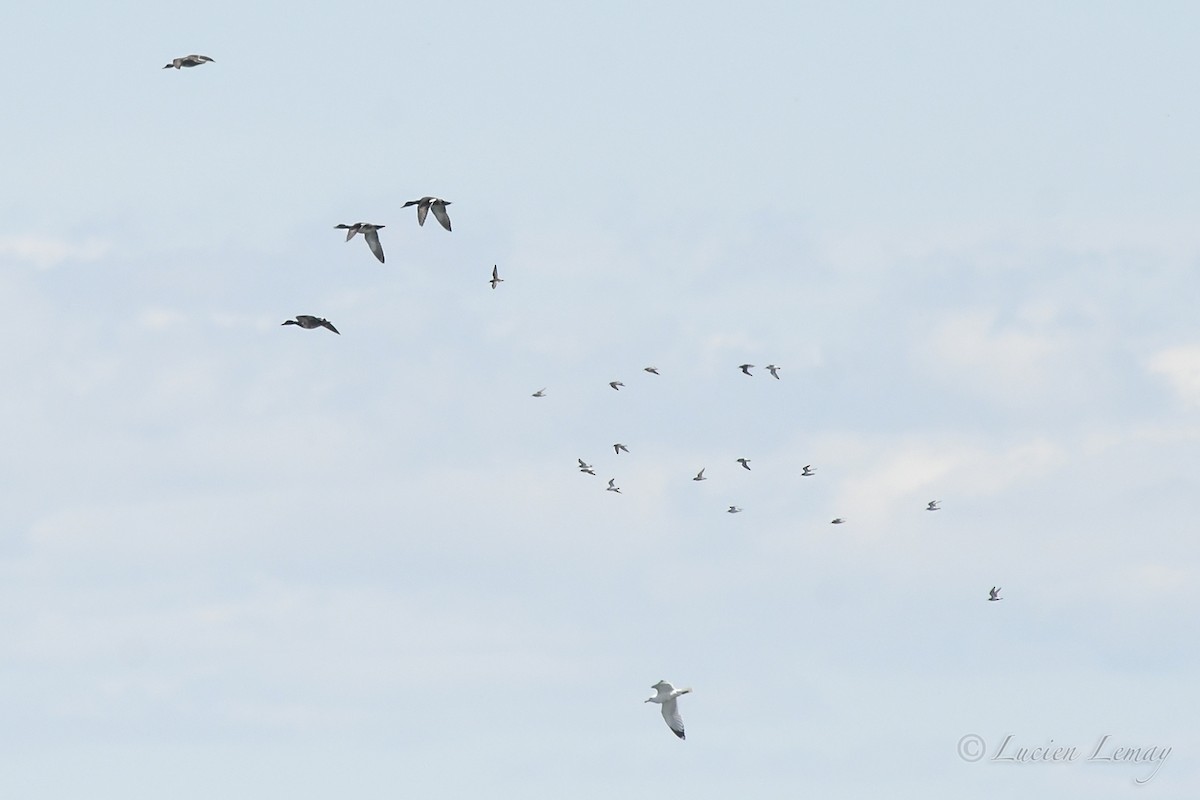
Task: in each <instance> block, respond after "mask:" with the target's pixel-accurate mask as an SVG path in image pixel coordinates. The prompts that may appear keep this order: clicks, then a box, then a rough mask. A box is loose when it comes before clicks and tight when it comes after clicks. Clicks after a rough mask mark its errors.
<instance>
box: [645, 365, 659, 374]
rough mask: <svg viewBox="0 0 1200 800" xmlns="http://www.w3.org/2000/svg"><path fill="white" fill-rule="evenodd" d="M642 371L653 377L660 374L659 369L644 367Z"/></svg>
mask: <svg viewBox="0 0 1200 800" xmlns="http://www.w3.org/2000/svg"><path fill="white" fill-rule="evenodd" d="M642 369H643V370H645V371H646V372H649V373H650V374H651V375H657V374H658V367H642Z"/></svg>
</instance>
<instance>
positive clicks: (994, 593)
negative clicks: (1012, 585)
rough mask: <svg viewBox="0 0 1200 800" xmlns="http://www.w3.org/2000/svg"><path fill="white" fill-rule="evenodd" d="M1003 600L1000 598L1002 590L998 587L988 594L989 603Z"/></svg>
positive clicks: (994, 587)
mask: <svg viewBox="0 0 1200 800" xmlns="http://www.w3.org/2000/svg"><path fill="white" fill-rule="evenodd" d="M1003 599H1004V598H1003V597H1001V596H1000V588H999V587H998V586H993V587H992V590H991V591H990V592H988V600H989V601H990V600H1003Z"/></svg>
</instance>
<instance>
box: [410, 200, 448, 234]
mask: <svg viewBox="0 0 1200 800" xmlns="http://www.w3.org/2000/svg"><path fill="white" fill-rule="evenodd" d="M448 205H450V201H449V200H443V199H441V198H440V197H428V196H426V197H422V198H421V199H420V200H409V201H408V202H407V203H405V204H404V207H405V208H408V207H409V206H416V207H417V224H418V225H420V226H422V227H424V225H425V215H426V214H428V213H429V209H431V208H432V209H433V216H434V217H435V218H436V219H437V221H438V222H440V223H441V224H442V227H443V228H445V229H446V230H450V215H449V214H447V213H446V206H448Z"/></svg>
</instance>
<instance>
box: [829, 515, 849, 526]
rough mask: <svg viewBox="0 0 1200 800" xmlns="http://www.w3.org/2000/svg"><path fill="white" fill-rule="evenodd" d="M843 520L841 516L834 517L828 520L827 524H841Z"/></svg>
mask: <svg viewBox="0 0 1200 800" xmlns="http://www.w3.org/2000/svg"><path fill="white" fill-rule="evenodd" d="M845 521H846V520H844V519H842V518H841V517H834V518H833V519H831V520H830V521H829V524H830V525H841V524H842V523H843V522H845Z"/></svg>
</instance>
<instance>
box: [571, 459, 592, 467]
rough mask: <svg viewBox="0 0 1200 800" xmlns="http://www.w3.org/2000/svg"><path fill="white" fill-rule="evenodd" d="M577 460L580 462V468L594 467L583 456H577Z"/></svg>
mask: <svg viewBox="0 0 1200 800" xmlns="http://www.w3.org/2000/svg"><path fill="white" fill-rule="evenodd" d="M575 460H576V461H578V462H579V468H580V469H591V468H592V465H591V464H589V463H587V462H586V461H584V460H583V459H582V458H577V459H575Z"/></svg>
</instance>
